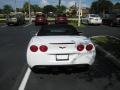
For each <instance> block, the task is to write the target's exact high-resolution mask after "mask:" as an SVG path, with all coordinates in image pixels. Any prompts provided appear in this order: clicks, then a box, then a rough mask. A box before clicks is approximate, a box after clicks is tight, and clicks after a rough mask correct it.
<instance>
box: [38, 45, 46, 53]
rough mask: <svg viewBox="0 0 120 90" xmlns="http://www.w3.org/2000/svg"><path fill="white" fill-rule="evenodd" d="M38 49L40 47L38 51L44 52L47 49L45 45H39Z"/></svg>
mask: <svg viewBox="0 0 120 90" xmlns="http://www.w3.org/2000/svg"><path fill="white" fill-rule="evenodd" d="M39 49H40V51H42V52H46V51H47V50H48V47H47V46H45V45H41V46H40V48H39Z"/></svg>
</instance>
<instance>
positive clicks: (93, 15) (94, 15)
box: [90, 14, 99, 17]
mask: <svg viewBox="0 0 120 90" xmlns="http://www.w3.org/2000/svg"><path fill="white" fill-rule="evenodd" d="M90 17H99V16H98V15H96V14H92V15H90Z"/></svg>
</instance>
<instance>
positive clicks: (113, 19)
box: [102, 14, 120, 26]
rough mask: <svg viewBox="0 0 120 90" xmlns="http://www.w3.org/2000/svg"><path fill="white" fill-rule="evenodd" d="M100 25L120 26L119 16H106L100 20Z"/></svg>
mask: <svg viewBox="0 0 120 90" xmlns="http://www.w3.org/2000/svg"><path fill="white" fill-rule="evenodd" d="M102 23H103V24H105V25H110V26H116V25H120V14H107V15H105V17H104V18H103V19H102Z"/></svg>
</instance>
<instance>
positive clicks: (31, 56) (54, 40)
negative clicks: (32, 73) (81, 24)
mask: <svg viewBox="0 0 120 90" xmlns="http://www.w3.org/2000/svg"><path fill="white" fill-rule="evenodd" d="M95 55H96V52H95V46H94V45H93V43H92V42H91V40H90V39H89V38H87V37H85V36H81V35H80V34H79V32H78V31H77V30H76V29H75V28H74V27H73V26H71V25H45V26H42V28H41V29H40V30H39V32H38V33H37V35H35V36H33V37H32V38H31V40H30V42H29V44H28V48H27V63H28V65H29V67H30V68H31V69H32V70H35V69H41V68H42V69H43V68H46V67H55V66H57V67H60V66H63V67H68V66H85V67H86V66H90V65H92V64H93V62H94V60H95Z"/></svg>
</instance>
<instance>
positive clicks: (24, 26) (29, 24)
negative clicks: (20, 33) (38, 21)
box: [23, 23, 32, 27]
mask: <svg viewBox="0 0 120 90" xmlns="http://www.w3.org/2000/svg"><path fill="white" fill-rule="evenodd" d="M31 24H32V23H29V24H27V25H25V26H23V27H28V26H30V25H31Z"/></svg>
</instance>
